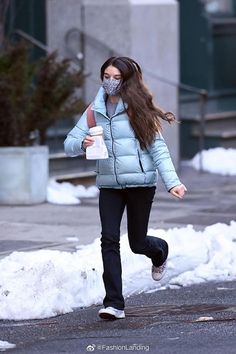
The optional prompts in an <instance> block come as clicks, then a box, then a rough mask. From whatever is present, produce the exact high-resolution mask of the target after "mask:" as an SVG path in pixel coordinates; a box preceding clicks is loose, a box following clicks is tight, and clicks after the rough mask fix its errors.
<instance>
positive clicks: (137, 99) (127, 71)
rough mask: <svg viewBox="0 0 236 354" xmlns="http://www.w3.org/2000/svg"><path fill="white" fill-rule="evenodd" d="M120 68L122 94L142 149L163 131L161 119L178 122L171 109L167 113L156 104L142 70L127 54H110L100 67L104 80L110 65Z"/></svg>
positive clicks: (120, 92)
mask: <svg viewBox="0 0 236 354" xmlns="http://www.w3.org/2000/svg"><path fill="white" fill-rule="evenodd" d="M110 65H112V66H114V67H115V68H117V69H118V70H119V71H120V73H121V77H122V83H121V87H120V91H119V94H120V96H121V98H122V100H123V102H125V103H127V105H128V108H127V113H128V116H129V119H130V124H131V126H132V128H133V130H134V132H135V134H136V136H137V138H138V140H139V143H140V146H141V148H142V149H145V148H147V147H148V146H149V145H150V144H151V143H152V142H153V141H154V139H155V136H156V134H157V132H160V131H161V123H160V119H163V120H165V121H167V122H169V123H171V122H173V121H175V116H174V114H173V113H171V112H164V111H163V110H161V109H160V108H159V107H157V106H156V105H155V104H154V103H153V96H152V94H151V92H150V91H149V90H148V88H147V87H146V86H145V84H144V82H143V77H142V70H141V68H140V66H139V64H138V63H136V62H135V61H134V60H133V59H131V58H128V57H111V58H109V59H108V60H107V61H106V62H105V63H104V64H103V65H102V67H101V80H103V79H104V72H105V70H106V68H107V67H108V66H110Z"/></svg>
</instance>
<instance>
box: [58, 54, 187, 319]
mask: <svg viewBox="0 0 236 354" xmlns="http://www.w3.org/2000/svg"><path fill="white" fill-rule="evenodd" d="M101 80H102V86H101V87H100V89H99V91H98V93H97V95H96V97H95V100H94V102H93V105H92V111H93V114H94V118H95V121H96V125H98V126H102V127H103V131H104V140H105V144H106V147H107V150H108V158H107V159H101V160H97V178H96V183H97V186H98V188H99V189H100V195H99V212H100V219H101V235H102V237H101V250H102V259H103V267H104V272H103V281H104V286H105V291H106V295H105V298H104V301H103V305H104V308H102V309H100V310H99V316H100V317H101V318H103V319H121V318H125V312H124V307H125V304H124V297H123V294H122V276H121V273H122V270H121V259H120V224H121V219H122V216H123V213H124V209H125V208H126V212H127V228H128V238H129V245H130V248H131V250H132V251H133V252H134V253H137V254H143V255H145V256H147V257H149V258H150V260H151V265H152V267H151V274H152V277H153V279H154V280H160V279H161V278H162V276H163V274H164V270H165V268H166V260H167V256H168V244H167V242H166V241H165V240H163V239H160V238H157V237H152V236H148V235H147V230H148V221H149V215H150V211H151V205H152V201H153V198H154V194H155V190H156V182H157V175H158V174H159V175H160V176H161V178H162V180H163V182H164V184H165V186H166V189H167V191H169V192H170V193H171V194H172V195H173V196H175V197H177V198H182V197H183V196H184V194H185V191H186V187H185V186H184V185H183V184H182V183H181V182H180V180H179V178H178V176H177V174H176V171H175V168H174V166H173V163H172V160H171V157H170V155H169V151H168V148H167V146H166V143H165V141H164V139H163V137H162V135H161V119H163V120H166V121H168V122H172V121H174V120H175V117H174V115H173V114H172V113H170V112H167V113H165V112H163V111H162V110H160V109H159V108H158V107H157V106H155V105H154V103H153V99H152V95H151V93H150V92H149V90H148V89H147V87H146V86H145V85H144V83H143V78H142V71H141V68H140V66H139V64H138V63H137V62H135V61H134V60H133V59H131V58H128V57H111V58H110V59H108V60H107V61H106V62H105V63H104V64H103V65H102V67H101ZM87 115H88V110H86V111H85V112H84V114H83V115H82V117H81V118H80V120H79V121H78V123H77V124H76V126H75V127H74V128H73V129H72V130H71V131H70V133H69V134H68V136H67V138H66V140H65V151H66V153H67V154H68V155H69V156H72V157H73V156H77V155H79V154H81V153H82V152H84V151H86V149H87V148H88V147H89V146H91V145H92V144H93V143H94V137H93V136H90V135H89V126H88V120H87Z"/></svg>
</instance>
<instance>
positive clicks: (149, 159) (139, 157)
mask: <svg viewBox="0 0 236 354" xmlns="http://www.w3.org/2000/svg"><path fill="white" fill-rule="evenodd" d="M92 109H93V110H94V116H95V120H96V124H97V125H101V126H102V127H103V130H104V140H105V144H106V147H107V149H108V155H109V157H108V159H105V160H98V161H97V179H96V183H97V186H98V187H99V188H126V187H141V186H142V187H143V186H145V187H148V186H150V187H151V186H154V185H156V182H157V176H158V174H160V176H161V178H162V180H163V182H164V184H165V186H166V188H167V190H170V189H171V188H172V187H174V186H176V185H179V184H181V182H180V181H179V178H178V176H177V174H176V172H175V168H174V166H173V163H172V161H171V158H170V154H169V151H168V148H167V146H166V144H165V141H164V139H163V137H162V136H161V135H159V134H157V136H156V139H155V141H154V142H153V143H152V144H151V146H150V147H149V148H148V149H145V150H142V149H141V148H140V144H139V141H138V139H137V138H136V137H135V134H134V131H133V129H132V127H131V125H130V123H129V118H128V116H127V114H126V111H125V106H124V104H123V102H122V100H121V99H120V100H119V103H118V105H117V108H116V112H115V114H114V115H113V117H111V118H108V117H107V115H106V106H105V92H104V89H103V88H102V87H101V88H100V90H99V92H98V94H97V96H96V98H95V101H94V104H93V108H92ZM88 131H89V127H88V124H87V112H86V111H85V112H84V114H83V115H82V117H81V118H80V120H79V121H78V123H77V124H76V126H75V127H74V128H73V129H72V130H71V131H70V132H69V134H68V136H67V138H66V140H65V142H64V145H65V152H66V154H67V155H69V156H72V157H73V156H78V155H79V154H82V153H84V151H83V149H82V142H83V139H84V138H85V136H86V135H88Z"/></svg>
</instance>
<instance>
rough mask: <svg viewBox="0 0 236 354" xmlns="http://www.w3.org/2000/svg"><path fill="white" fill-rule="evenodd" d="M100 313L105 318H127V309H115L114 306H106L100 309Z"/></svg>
mask: <svg viewBox="0 0 236 354" xmlns="http://www.w3.org/2000/svg"><path fill="white" fill-rule="evenodd" d="M98 315H99V317H100V318H102V319H103V320H118V319H121V318H125V311H123V310H118V309H115V308H114V307H110V306H109V307H106V308H105V309H101V310H99V311H98Z"/></svg>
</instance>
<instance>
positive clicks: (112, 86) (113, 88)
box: [102, 79, 121, 96]
mask: <svg viewBox="0 0 236 354" xmlns="http://www.w3.org/2000/svg"><path fill="white" fill-rule="evenodd" d="M102 86H103V88H104V90H105V91H106V93H107V94H108V95H109V96H115V95H117V94H118V93H119V91H120V86H121V80H115V79H104V80H103V82H102Z"/></svg>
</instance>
